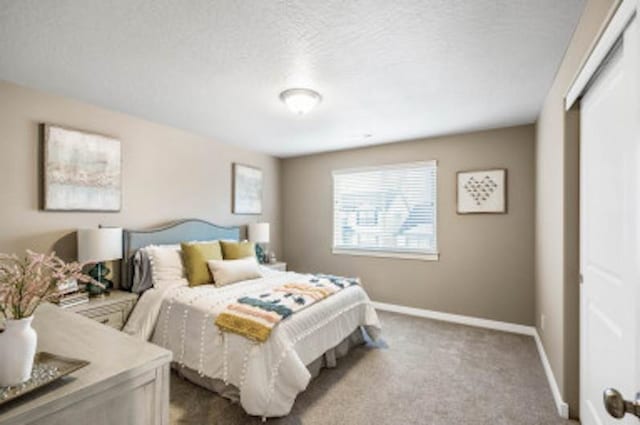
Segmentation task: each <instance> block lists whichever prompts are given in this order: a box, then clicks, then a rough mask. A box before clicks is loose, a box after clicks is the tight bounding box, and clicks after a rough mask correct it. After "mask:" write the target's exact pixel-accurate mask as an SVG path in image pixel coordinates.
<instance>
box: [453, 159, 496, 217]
mask: <svg viewBox="0 0 640 425" xmlns="http://www.w3.org/2000/svg"><path fill="white" fill-rule="evenodd" d="M457 179H458V182H457V198H458V199H457V203H458V207H457V211H458V214H506V213H507V170H506V169H504V168H496V169H492V170H477V171H460V172H458V175H457Z"/></svg>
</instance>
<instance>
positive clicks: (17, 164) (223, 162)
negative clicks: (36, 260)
mask: <svg viewBox="0 0 640 425" xmlns="http://www.w3.org/2000/svg"><path fill="white" fill-rule="evenodd" d="M42 122H49V123H55V124H60V125H64V126H69V127H74V128H80V129H85V130H89V131H94V132H98V133H103V134H107V135H110V136H114V137H117V138H119V139H120V140H121V141H122V159H123V208H122V211H121V212H120V213H65V212H45V211H39V210H38V167H37V164H38V160H37V158H38V156H37V152H38V124H39V123H42ZM233 162H242V163H244V164H250V165H254V166H258V167H260V168H262V170H263V171H264V179H265V180H264V189H265V191H264V198H263V206H264V214H263V215H262V217H261V219H262V220H266V221H269V222H271V224H272V226H273V227H272V238H273V243H272V247H273V248H275V249H276V250H277V252H278V253H280V242H281V238H280V231H281V226H280V220H279V218H280V217H279V212H280V211H279V206H280V192H279V190H280V182H279V180H280V178H279V167H280V164H279V162H280V160H279V159H277V158H273V157H270V156H267V155H262V154H258V153H254V152H250V151H246V150H243V149H239V148H235V147H232V146H228V145H224V144H221V143H218V142H215V141H213V140H210V139H208V138H206V137H200V136H196V135H193V134H190V133H187V132H184V131H181V130H177V129H174V128H169V127H166V126H162V125H158V124H154V123H151V122H148V121H145V120H142V119H138V118H135V117H132V116H128V115H124V114H121V113H117V112H112V111H108V110H105V109H102V108H98V107H95V106H91V105H87V104H85V103H81V102H77V101H74V100H69V99H64V98H61V97H58V96H53V95H50V94H45V93H42V92H38V91H34V90H30V89H26V88H23V87H19V86H16V85H13V84H9V83H4V82H0V194H1V196H0V252H16V253H21V252H23V251H24V250H25V249H27V248H30V249H32V250H39V251H46V250H50V249H52V247H54V245H55V248H56V250H57V251H58V252H60V253H61V254H62V255H63V256H65V257H73V256H74V255H75V249H76V248H75V239H74V237H69V236H67V237H65V235H69V234H70V233H72V232H74V230H75V229H77V228H79V227H92V226H97V225H98V224H105V225H114V226H122V227H128V228H146V227H150V226H155V225H158V224H163V223H166V222H169V221H172V220H176V219H183V218H193V217H195V218H202V219H205V220H210V221H213V222H215V223H218V224H222V225H242V224H246V223H248V222H250V221H255V220H257V218H258V217H256V216H239V215H233V214H231V164H232V163H233ZM63 237H65V238H63ZM61 238H63V239H62V242H60V243H59V241H60V240H61Z"/></svg>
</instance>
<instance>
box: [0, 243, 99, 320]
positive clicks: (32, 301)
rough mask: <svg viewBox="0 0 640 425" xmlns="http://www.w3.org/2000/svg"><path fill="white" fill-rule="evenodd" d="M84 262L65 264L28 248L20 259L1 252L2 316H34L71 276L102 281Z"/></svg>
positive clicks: (83, 280) (0, 305) (82, 280)
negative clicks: (40, 306)
mask: <svg viewBox="0 0 640 425" xmlns="http://www.w3.org/2000/svg"><path fill="white" fill-rule="evenodd" d="M84 266H85V265H84V264H81V263H77V262H72V263H66V262H64V261H63V260H61V259H60V258H59V257H57V256H56V254H55V253H51V254H48V255H46V254H38V253H35V252H32V251H28V250H27V255H26V256H25V257H24V258H23V259H21V258H18V256H16V255H7V254H0V317H2V316H4V318H5V319H7V320H20V319H24V318H26V317H30V316H31V315H33V312H34V311H35V309H36V308H37V307H38V305H40V303H43V302H46V301H51V300H53V299H55V297H56V296H57V295H58V284H60V283H62V282H65V281H67V280H70V279H76V280H77V281H79V282H91V283H92V284H94V285H99V286H101V284H100V283H99V282H96V281H95V280H94V279H92V278H91V277H89V276H87V275H85V274H84V273H83V272H82V268H83V267H84Z"/></svg>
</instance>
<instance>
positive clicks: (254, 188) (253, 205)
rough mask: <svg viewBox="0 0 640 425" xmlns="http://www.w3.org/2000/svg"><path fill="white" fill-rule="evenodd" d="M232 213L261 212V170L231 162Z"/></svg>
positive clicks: (252, 213) (249, 213) (251, 213)
mask: <svg viewBox="0 0 640 425" xmlns="http://www.w3.org/2000/svg"><path fill="white" fill-rule="evenodd" d="M233 213H234V214H247V215H259V214H262V170H261V169H259V168H256V167H251V166H248V165H242V164H237V163H234V164H233Z"/></svg>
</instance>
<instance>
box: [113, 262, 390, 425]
mask: <svg viewBox="0 0 640 425" xmlns="http://www.w3.org/2000/svg"><path fill="white" fill-rule="evenodd" d="M301 277H302V276H301V275H298V274H296V273H291V272H289V273H282V272H270V273H268V274H267V275H266V276H265V277H263V278H261V279H255V280H249V281H244V282H240V283H236V284H233V285H229V286H225V287H222V288H216V287H214V286H212V285H204V286H199V287H194V288H189V287H186V286H184V281H176V282H163V283H162V284H161V285H157V286H158V288H154V289H151V290H149V291H147V292H145V293H144V295H143V296H142V297H141V299H140V301H139V302H138V304H137V305H136V308H135V310H134V311H133V313H132V315H131V317H130V319H129V321H128V322H127V325H126V326H125V329H124V330H125V332H127V333H129V334H131V335H136V336H138V337H141V338H144V339H149V338H150V337H151V341H152V342H154V343H156V344H158V345H161V346H163V347H166V348H167V349H169V350H171V351H172V352H173V355H174V361H175V362H177V363H178V364H180V365H184V366H186V367H188V368H190V369H193V370H196V371H198V373H200V374H201V375H202V376H207V377H210V378H215V379H221V380H223V381H225V382H226V383H229V384H233V385H234V386H236V387H237V388H239V390H240V403H241V404H242V407H243V408H244V410H245V411H246V412H247V413H249V414H252V415H258V416H263V417H272V416H283V415H286V414H288V413H289V412H290V411H291V407H292V406H293V403H294V401H295V398H296V396H297V395H298V394H299V393H300V392H301V391H303V390H304V389H305V388H306V387H307V384H308V383H309V380H310V379H311V375H310V373H309V371H308V370H307V368H306V366H305V365H307V364H309V363H311V362H312V361H313V360H315V359H317V358H318V357H320V356H321V355H322V354H323V353H324V352H326V351H327V350H329V349H330V348H333V347H335V346H336V345H337V344H339V343H340V342H341V341H342V340H343V339H345V338H346V337H347V336H348V335H349V334H351V333H352V332H353V331H354V330H355V329H357V328H358V326H365V327H366V329H367V331H368V333H369V335H370V336H372V337H373V338H374V339H375V338H377V336H378V333H379V330H380V324H379V321H378V317H377V315H376V312H375V310H374V308H373V307H372V305H371V302H370V300H369V297H368V296H367V294H366V292H365V291H364V290H363V289H362V287H360V286H352V287H349V288H346V289H344V290H342V291H340V292H338V293H337V294H334V295H332V296H330V297H328V298H327V299H325V300H323V301H321V302H319V303H316V304H314V305H312V306H310V307H308V308H306V309H304V310H302V311H300V312H298V313H296V314H294V315H293V316H291V317H289V318H287V319H286V320H284V321H283V322H281V323H280V324H278V325H277V326H276V328H275V329H274V330H273V332H272V334H271V337H270V338H269V340H268V341H266V342H265V343H262V344H259V343H255V342H252V341H250V340H248V339H246V338H244V337H242V336H239V335H236V334H230V333H224V334H223V333H221V332H219V330H218V328H217V326H216V325H215V324H214V321H215V318H216V316H217V315H218V314H219V313H220V312H221V311H222V309H223V308H224V307H225V306H226V305H227V304H228V303H230V302H233V301H235V300H236V299H238V298H239V297H241V296H243V295H247V294H254V293H255V292H256V291H260V290H262V289H264V288H269V287H274V286H278V285H281V284H283V283H287V282H291V281H295V280H296V279H300V278H301Z"/></svg>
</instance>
